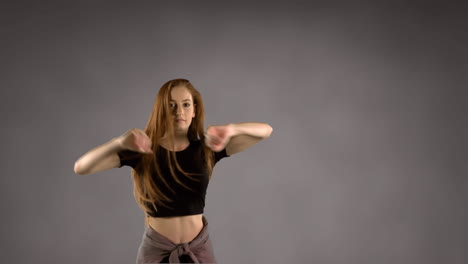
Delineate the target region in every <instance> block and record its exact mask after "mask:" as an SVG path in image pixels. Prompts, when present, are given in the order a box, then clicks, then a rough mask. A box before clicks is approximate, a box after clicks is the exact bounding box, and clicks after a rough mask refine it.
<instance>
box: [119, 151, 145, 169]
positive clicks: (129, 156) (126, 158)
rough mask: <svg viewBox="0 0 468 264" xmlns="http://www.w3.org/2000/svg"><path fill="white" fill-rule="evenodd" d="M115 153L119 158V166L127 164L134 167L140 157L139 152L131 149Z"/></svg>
mask: <svg viewBox="0 0 468 264" xmlns="http://www.w3.org/2000/svg"><path fill="white" fill-rule="evenodd" d="M117 155H118V156H119V158H120V166H119V168H121V167H123V166H129V167H132V168H134V169H135V167H136V166H137V164H138V162H139V161H140V158H141V153H139V152H136V151H132V150H121V151H119V152H117Z"/></svg>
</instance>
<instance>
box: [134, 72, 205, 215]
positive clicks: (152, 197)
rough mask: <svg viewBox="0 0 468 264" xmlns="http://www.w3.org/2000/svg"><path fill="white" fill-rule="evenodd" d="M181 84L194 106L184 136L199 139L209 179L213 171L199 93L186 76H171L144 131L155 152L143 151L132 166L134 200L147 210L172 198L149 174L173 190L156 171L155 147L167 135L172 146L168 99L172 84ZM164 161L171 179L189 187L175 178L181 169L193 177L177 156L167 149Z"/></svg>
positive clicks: (170, 111)
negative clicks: (193, 115)
mask: <svg viewBox="0 0 468 264" xmlns="http://www.w3.org/2000/svg"><path fill="white" fill-rule="evenodd" d="M179 86H183V87H185V88H187V89H188V91H189V92H190V94H191V95H192V98H193V105H194V108H195V117H194V118H193V119H192V122H191V124H190V126H189V128H188V132H187V137H188V139H189V140H190V141H194V140H201V141H202V146H203V151H204V154H205V160H206V167H207V169H208V175H209V179H211V174H212V171H213V162H214V161H213V156H212V153H213V152H212V150H211V149H209V148H208V147H207V146H206V145H205V144H204V140H205V136H204V120H205V111H204V108H203V100H202V97H201V94H200V93H199V92H198V91H197V90H196V89H195V88H194V87H193V85H192V84H191V83H190V81H188V80H186V79H174V80H170V81H168V82H166V83H165V84H164V85H163V86H162V87H161V88H160V89H159V92H158V95H157V96H156V99H155V102H154V104H153V109H152V111H151V114H150V116H149V119H148V122H147V124H146V128H145V133H146V134H147V135H148V137H149V138H150V139H151V142H152V146H151V148H152V150H153V153H155V154H144V155H142V159H141V161H142V162H140V163H139V164H138V166H137V167H135V169H132V175H133V181H134V189H133V194H134V196H135V200H136V201H137V203H138V205H139V207H140V208H141V209H142V210H143V211H144V212H149V211H151V210H152V209H154V210H156V211H157V208H158V207H160V206H165V207H168V206H167V205H166V203H165V202H171V201H172V200H171V199H170V198H169V197H168V196H167V195H166V194H164V193H163V192H162V191H161V189H160V188H159V186H157V185H156V184H155V183H154V181H153V180H152V175H153V174H155V175H156V177H159V179H160V180H161V181H162V182H163V183H164V184H165V185H166V187H167V188H168V189H169V190H170V191H171V192H172V193H175V192H174V190H173V189H172V188H171V186H169V185H168V184H167V182H166V181H165V180H164V177H162V175H161V171H160V170H159V164H158V161H157V156H156V155H157V149H158V147H159V146H160V145H161V144H160V143H161V142H160V139H161V138H162V137H163V136H164V135H166V137H167V138H168V140H169V143H170V145H171V146H174V126H173V121H172V118H173V117H172V109H171V108H170V100H171V90H172V88H174V87H179ZM166 158H167V161H168V167H169V169H170V171H171V175H172V177H173V178H174V180H175V181H176V182H177V183H178V184H180V185H181V186H183V187H184V188H188V189H190V188H189V187H187V186H185V185H184V184H183V183H182V182H181V181H180V180H179V178H178V177H177V175H176V173H175V169H177V170H179V171H180V172H182V173H183V174H184V175H185V176H187V177H189V178H191V179H193V180H197V179H195V178H192V176H193V175H195V174H193V173H187V172H185V171H184V170H183V169H182V168H181V167H180V165H179V163H178V162H177V159H176V155H175V152H169V151H168V152H167V157H166ZM145 223H146V224H148V215H147V214H146V218H145Z"/></svg>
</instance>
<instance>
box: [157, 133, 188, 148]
mask: <svg viewBox="0 0 468 264" xmlns="http://www.w3.org/2000/svg"><path fill="white" fill-rule="evenodd" d="M161 140H162V141H163V142H167V143H169V139H168V138H167V135H166V134H165V135H164V136H163V137H162V138H161ZM188 142H189V139H188V137H187V133H177V132H176V134H175V135H174V144H175V145H176V146H178V145H185V144H186V143H188Z"/></svg>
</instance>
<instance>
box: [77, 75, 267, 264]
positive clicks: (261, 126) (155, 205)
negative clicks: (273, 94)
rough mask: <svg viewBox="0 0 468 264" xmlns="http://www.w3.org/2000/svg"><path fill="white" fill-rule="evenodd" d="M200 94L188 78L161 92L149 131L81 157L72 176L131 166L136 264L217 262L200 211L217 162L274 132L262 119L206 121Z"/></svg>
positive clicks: (136, 132) (128, 135)
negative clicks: (141, 217) (140, 225)
mask: <svg viewBox="0 0 468 264" xmlns="http://www.w3.org/2000/svg"><path fill="white" fill-rule="evenodd" d="M204 117H205V116H204V109H203V101H202V98H201V95H200V93H199V92H198V91H197V90H196V89H195V88H194V87H193V85H192V84H191V83H190V82H189V81H188V80H185V79H175V80H171V81H168V82H167V83H165V84H164V85H163V86H162V87H161V88H160V90H159V92H158V95H157V97H156V100H155V103H154V105H153V110H152V112H151V115H150V117H149V120H148V122H147V124H146V128H145V130H144V131H142V130H140V129H136V128H133V129H130V130H128V131H127V132H126V133H124V134H123V135H121V136H119V137H117V138H114V139H112V140H110V141H109V142H107V143H105V144H103V145H101V146H98V147H96V148H94V149H92V150H90V151H89V152H87V153H86V154H84V155H83V156H82V157H81V158H80V159H78V160H77V161H76V163H75V173H77V174H91V173H96V172H100V171H104V170H107V169H111V168H120V167H122V166H124V165H126V166H130V167H132V175H133V180H134V195H135V199H136V201H137V203H138V205H139V206H140V208H141V209H142V210H143V211H144V212H145V214H146V219H145V232H144V234H143V239H142V242H141V244H140V247H139V249H138V254H137V263H160V262H172V263H174V262H194V263H214V262H216V261H215V257H214V254H213V249H212V245H211V241H210V239H209V236H208V228H207V225H208V222H207V220H206V218H205V217H204V216H203V209H204V206H205V194H206V189H207V187H208V182H209V180H210V179H211V173H212V170H213V167H214V165H215V164H216V163H217V162H218V161H219V160H220V159H222V158H224V157H229V156H231V155H233V154H235V153H238V152H241V151H243V150H245V149H247V148H248V147H250V146H252V145H253V144H255V143H257V142H259V141H260V140H262V139H265V138H267V137H269V136H270V134H271V133H272V130H273V129H272V128H271V126H269V125H268V124H265V123H237V124H226V125H219V126H209V127H208V128H207V129H206V131H204V124H203V123H204Z"/></svg>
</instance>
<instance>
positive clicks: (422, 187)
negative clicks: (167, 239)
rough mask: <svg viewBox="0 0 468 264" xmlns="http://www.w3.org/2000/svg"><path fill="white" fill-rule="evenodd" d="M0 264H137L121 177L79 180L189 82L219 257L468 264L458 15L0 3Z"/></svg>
mask: <svg viewBox="0 0 468 264" xmlns="http://www.w3.org/2000/svg"><path fill="white" fill-rule="evenodd" d="M0 12H1V16H0V21H1V27H0V29H1V36H2V41H1V44H0V45H1V51H0V52H1V53H0V54H1V60H0V61H1V78H0V85H1V87H2V89H1V100H2V102H1V105H0V107H1V109H2V120H3V121H2V132H1V133H2V145H3V147H4V150H3V151H2V157H1V160H2V177H1V186H2V191H1V194H0V195H1V196H0V198H1V202H0V204H1V213H2V215H1V216H2V217H1V229H0V230H1V240H0V241H1V247H0V258H1V259H0V262H2V263H134V261H135V257H136V251H137V248H138V245H139V243H140V241H141V236H142V234H143V224H144V218H143V213H142V212H141V211H140V209H139V208H138V206H137V204H136V203H135V201H134V198H133V193H132V188H133V183H132V180H131V172H130V168H129V167H124V168H122V169H112V170H110V171H106V172H102V173H97V174H94V175H86V176H81V175H75V174H74V172H73V164H74V162H75V161H76V160H77V159H78V158H79V157H80V156H81V155H83V154H84V153H85V152H86V151H88V150H90V149H92V148H94V147H96V146H98V145H100V144H103V143H105V142H107V141H108V140H110V139H111V138H113V137H116V136H119V135H121V134H122V133H124V132H125V131H126V130H128V129H130V128H133V127H138V128H144V126H145V124H146V120H147V118H148V116H149V113H150V110H151V107H152V104H153V101H154V98H155V96H156V93H157V91H158V89H159V87H160V86H161V85H162V84H163V83H164V82H166V81H167V80H169V79H173V78H177V77H183V78H188V79H190V80H191V81H192V82H193V83H194V85H195V87H196V88H198V89H199V90H200V92H201V93H202V95H203V98H204V100H205V104H206V111H207V116H206V124H205V125H212V124H225V123H228V122H249V121H253V122H266V123H269V124H270V125H271V126H272V127H273V128H274V132H273V134H272V136H271V137H270V138H268V139H267V140H265V141H263V142H260V143H259V144H257V145H255V146H253V147H252V148H250V149H248V150H246V151H245V152H242V153H239V154H236V155H233V156H232V157H230V158H227V159H224V160H222V161H221V162H220V163H218V165H217V167H216V168H215V171H214V176H213V180H212V181H211V183H210V186H209V188H208V193H207V201H206V203H207V204H206V208H205V215H206V216H207V219H208V221H209V230H210V234H211V238H212V240H213V243H214V249H215V254H216V257H217V259H218V260H219V262H220V263H347V264H349V263H388V264H394V263H411V264H413V263H434V264H436V263H437V264H439V263H457V264H462V263H467V262H466V261H467V250H468V245H467V235H468V232H467V221H468V216H467V208H466V207H467V198H468V195H467V190H468V188H467V179H466V176H467V171H468V170H467V162H466V158H467V155H466V153H467V151H466V147H467V144H466V143H467V142H466V135H467V130H468V129H467V128H468V124H467V120H466V113H467V106H466V95H467V93H466V92H465V91H464V89H465V88H466V86H467V70H468V67H467V61H468V60H467V55H468V52H467V44H468V42H467V33H466V32H468V27H467V25H468V23H467V22H468V21H467V16H466V14H467V10H466V8H465V7H464V6H460V5H458V6H455V5H452V4H450V3H448V2H444V3H438V4H434V3H429V2H427V1H426V2H421V3H419V4H418V3H415V4H411V5H409V4H396V3H393V4H385V5H384V4H382V3H379V4H375V5H369V4H356V3H354V4H351V3H349V4H338V3H337V2H335V3H333V4H325V2H323V3H321V2H302V3H301V2H295V3H292V2H290V3H286V2H285V1H284V2H283V3H279V2H275V3H270V2H267V1H264V2H262V3H248V2H245V3H240V2H237V1H232V2H231V3H220V2H212V3H209V2H197V1H191V2H187V3H180V2H174V1H144V2H138V3H137V2H132V3H130V1H129V2H128V3H127V4H117V3H112V4H109V3H107V4H104V3H98V2H92V1H89V2H86V1H74V2H71V1H57V2H44V1H34V2H33V1H30V2H25V1H16V2H14V3H13V2H12V3H9V4H4V5H3V6H2V8H1V11H0Z"/></svg>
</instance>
